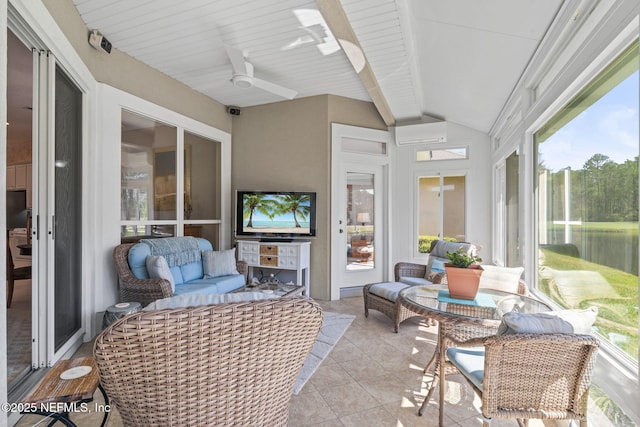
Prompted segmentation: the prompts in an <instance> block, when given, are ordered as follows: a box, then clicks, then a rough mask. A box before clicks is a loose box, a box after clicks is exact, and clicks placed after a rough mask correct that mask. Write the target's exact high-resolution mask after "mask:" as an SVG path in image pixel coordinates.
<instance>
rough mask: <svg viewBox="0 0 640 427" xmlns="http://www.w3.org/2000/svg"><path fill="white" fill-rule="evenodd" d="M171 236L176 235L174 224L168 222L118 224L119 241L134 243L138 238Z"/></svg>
mask: <svg viewBox="0 0 640 427" xmlns="http://www.w3.org/2000/svg"><path fill="white" fill-rule="evenodd" d="M172 236H176V226H175V225H170V224H158V225H122V226H120V242H121V243H134V242H137V241H138V240H140V239H151V238H157V237H172Z"/></svg>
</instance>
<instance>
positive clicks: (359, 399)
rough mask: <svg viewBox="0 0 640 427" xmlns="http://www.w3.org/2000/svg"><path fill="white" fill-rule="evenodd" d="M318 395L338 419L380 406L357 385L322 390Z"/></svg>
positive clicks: (351, 384)
mask: <svg viewBox="0 0 640 427" xmlns="http://www.w3.org/2000/svg"><path fill="white" fill-rule="evenodd" d="M320 395H321V396H322V397H323V398H324V400H325V401H326V402H327V404H328V405H329V407H330V408H331V410H332V411H333V412H334V413H335V414H336V415H337V416H338V417H339V418H340V417H343V416H345V415H351V414H355V413H358V412H362V411H365V410H367V409H371V408H375V407H376V406H379V405H380V403H379V402H378V401H377V400H376V399H375V398H374V397H373V396H372V395H371V394H369V393H368V392H367V391H366V390H365V389H364V388H362V386H361V385H359V384H358V383H350V384H347V385H341V386H337V387H331V388H327V389H323V390H320Z"/></svg>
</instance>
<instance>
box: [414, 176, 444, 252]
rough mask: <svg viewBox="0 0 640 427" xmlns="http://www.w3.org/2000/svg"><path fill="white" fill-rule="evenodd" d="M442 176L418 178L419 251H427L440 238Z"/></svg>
mask: <svg viewBox="0 0 640 427" xmlns="http://www.w3.org/2000/svg"><path fill="white" fill-rule="evenodd" d="M440 220H441V215H440V177H439V176H435V177H422V178H419V179H418V252H421V253H427V252H429V249H430V248H431V242H432V241H433V240H437V239H439V238H440V229H441V228H442V226H441V222H440Z"/></svg>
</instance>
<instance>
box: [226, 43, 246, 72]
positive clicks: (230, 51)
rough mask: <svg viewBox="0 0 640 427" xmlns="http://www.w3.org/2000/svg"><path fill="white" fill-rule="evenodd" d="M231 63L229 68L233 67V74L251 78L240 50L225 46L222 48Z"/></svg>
mask: <svg viewBox="0 0 640 427" xmlns="http://www.w3.org/2000/svg"><path fill="white" fill-rule="evenodd" d="M224 48H225V49H226V51H227V55H228V56H229V60H230V61H231V67H233V74H240V75H243V76H252V74H253V73H251V74H250V70H249V67H248V66H247V60H246V59H245V57H244V53H242V51H241V50H240V49H237V48H235V47H232V46H227V45H225V47H224Z"/></svg>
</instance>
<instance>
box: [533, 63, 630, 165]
mask: <svg viewBox="0 0 640 427" xmlns="http://www.w3.org/2000/svg"><path fill="white" fill-rule="evenodd" d="M639 94H640V88H639V75H638V71H637V70H636V72H635V73H633V74H632V75H630V76H629V77H627V78H626V79H625V80H624V81H623V82H621V83H620V84H619V85H618V86H616V87H615V88H613V90H611V91H610V92H609V93H607V94H606V95H605V96H603V97H602V98H600V99H599V100H598V101H596V102H595V103H594V104H593V105H591V106H590V107H589V108H587V109H586V110H585V111H583V112H582V113H581V114H580V115H578V116H577V117H575V118H574V119H573V120H572V121H571V122H570V123H568V124H567V125H565V126H564V127H563V128H562V129H560V130H559V131H557V132H556V133H555V134H553V135H552V136H551V137H550V138H549V139H548V140H546V141H545V142H543V143H542V144H541V146H540V153H541V159H542V161H543V162H544V165H545V166H546V167H547V168H549V169H551V170H552V171H558V170H560V169H563V168H565V167H567V166H570V167H571V169H574V170H577V169H582V167H583V165H584V163H585V162H586V161H587V160H588V159H589V158H591V156H593V155H594V154H604V155H606V156H609V158H610V159H611V160H613V161H614V162H616V163H624V161H625V160H631V159H633V158H634V157H635V156H638V149H639V148H638V146H639V142H638V127H639V123H640V118H639V116H638V109H639V106H638V98H639Z"/></svg>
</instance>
